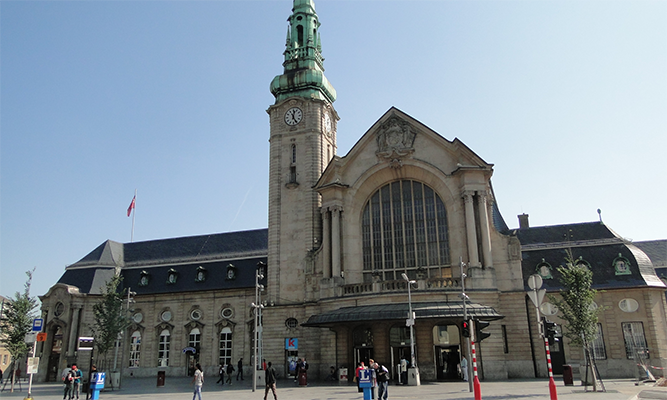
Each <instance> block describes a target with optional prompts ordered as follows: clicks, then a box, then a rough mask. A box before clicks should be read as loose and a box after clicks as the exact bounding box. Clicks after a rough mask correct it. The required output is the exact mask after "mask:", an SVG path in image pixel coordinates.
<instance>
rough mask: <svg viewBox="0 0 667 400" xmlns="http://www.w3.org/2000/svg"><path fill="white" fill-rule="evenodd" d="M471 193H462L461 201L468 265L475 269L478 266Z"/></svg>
mask: <svg viewBox="0 0 667 400" xmlns="http://www.w3.org/2000/svg"><path fill="white" fill-rule="evenodd" d="M472 195H473V192H464V193H463V201H464V203H465V213H466V233H467V238H468V265H469V266H471V267H476V266H478V265H479V255H478V254H477V230H476V229H475V209H474V206H473V204H472V203H473V198H472Z"/></svg>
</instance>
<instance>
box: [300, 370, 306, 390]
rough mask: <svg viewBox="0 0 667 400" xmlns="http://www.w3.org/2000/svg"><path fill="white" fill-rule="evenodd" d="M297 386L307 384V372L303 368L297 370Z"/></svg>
mask: <svg viewBox="0 0 667 400" xmlns="http://www.w3.org/2000/svg"><path fill="white" fill-rule="evenodd" d="M299 386H308V373H307V372H306V370H305V369H301V370H300V371H299Z"/></svg>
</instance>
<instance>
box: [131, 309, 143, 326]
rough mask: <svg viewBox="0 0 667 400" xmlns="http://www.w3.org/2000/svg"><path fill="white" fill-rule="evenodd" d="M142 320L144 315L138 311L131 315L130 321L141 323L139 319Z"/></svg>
mask: <svg viewBox="0 0 667 400" xmlns="http://www.w3.org/2000/svg"><path fill="white" fill-rule="evenodd" d="M143 320H144V315H143V314H142V313H140V312H138V313H136V314H134V315H133V316H132V321H134V322H136V323H137V324H139V323H141V321H143Z"/></svg>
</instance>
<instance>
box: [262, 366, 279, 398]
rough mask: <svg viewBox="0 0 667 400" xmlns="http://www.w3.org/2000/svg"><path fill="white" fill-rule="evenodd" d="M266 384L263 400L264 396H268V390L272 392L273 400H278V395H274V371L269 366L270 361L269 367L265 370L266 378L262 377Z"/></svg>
mask: <svg viewBox="0 0 667 400" xmlns="http://www.w3.org/2000/svg"><path fill="white" fill-rule="evenodd" d="M264 381H265V382H266V389H265V390H264V400H266V396H268V395H269V390H271V391H272V392H273V399H274V400H278V395H277V394H276V370H275V369H273V366H271V361H269V367H268V368H267V369H266V376H265V377H264Z"/></svg>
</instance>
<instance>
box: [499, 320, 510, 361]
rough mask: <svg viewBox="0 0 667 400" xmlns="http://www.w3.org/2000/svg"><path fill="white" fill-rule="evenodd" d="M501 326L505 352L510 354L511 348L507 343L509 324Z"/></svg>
mask: <svg viewBox="0 0 667 400" xmlns="http://www.w3.org/2000/svg"><path fill="white" fill-rule="evenodd" d="M500 328H502V331H503V353H505V354H508V353H509V352H510V348H509V346H508V345H507V325H500Z"/></svg>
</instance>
